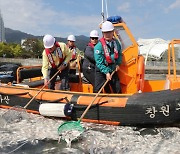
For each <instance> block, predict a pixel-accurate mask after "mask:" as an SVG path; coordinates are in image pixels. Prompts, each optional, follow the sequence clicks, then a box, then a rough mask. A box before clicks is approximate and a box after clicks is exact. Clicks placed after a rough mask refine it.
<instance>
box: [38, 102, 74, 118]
mask: <svg viewBox="0 0 180 154" xmlns="http://www.w3.org/2000/svg"><path fill="white" fill-rule="evenodd" d="M73 106H74V105H73V104H70V103H66V104H61V103H43V104H41V105H40V106H39V113H40V114H41V115H43V116H49V117H66V116H70V115H71V113H72V110H73Z"/></svg>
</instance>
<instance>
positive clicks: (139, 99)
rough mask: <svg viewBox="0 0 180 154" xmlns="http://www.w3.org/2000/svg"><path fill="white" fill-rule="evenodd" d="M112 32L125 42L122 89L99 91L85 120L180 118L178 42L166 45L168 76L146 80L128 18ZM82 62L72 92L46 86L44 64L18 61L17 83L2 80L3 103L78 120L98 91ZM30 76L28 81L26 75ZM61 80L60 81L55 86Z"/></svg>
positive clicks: (146, 122) (133, 122)
mask: <svg viewBox="0 0 180 154" xmlns="http://www.w3.org/2000/svg"><path fill="white" fill-rule="evenodd" d="M113 24H114V26H115V32H114V36H115V37H116V38H117V39H118V40H119V41H120V42H121V45H122V49H123V50H122V55H123V56H122V64H121V65H120V70H119V72H118V75H119V77H120V84H121V88H122V93H121V94H113V93H111V94H107V93H101V94H99V95H98V97H97V99H96V100H95V102H94V103H93V104H92V106H91V107H90V109H89V111H88V112H87V114H86V115H85V117H84V118H83V119H82V121H84V122H93V123H101V124H111V125H124V126H138V125H143V126H154V125H169V124H178V123H179V122H180V76H179V75H177V73H176V72H177V70H176V61H175V60H176V58H175V49H174V45H175V44H180V39H173V40H172V41H170V43H169V46H168V67H167V72H168V73H167V76H166V79H165V80H145V64H144V57H143V56H142V55H139V51H138V44H137V42H136V40H135V38H134V37H133V35H132V33H131V31H130V30H129V28H128V27H127V25H126V23H125V22H123V21H122V20H119V21H118V22H117V21H113ZM80 67H81V66H80V63H78V68H77V70H78V73H77V75H72V76H70V87H71V90H70V91H61V90H58V89H57V88H56V90H49V89H48V88H47V87H46V88H45V89H43V90H42V91H40V89H41V88H42V86H43V80H42V74H41V66H20V67H18V69H17V72H16V83H10V82H9V83H1V85H0V107H1V108H10V107H13V106H22V107H24V106H26V105H27V102H29V100H30V99H32V98H33V97H34V96H35V95H36V94H37V93H38V92H39V91H40V93H39V94H38V95H37V96H36V97H35V99H33V100H32V102H31V103H30V104H29V105H28V106H27V108H26V109H27V111H28V112H31V113H35V114H42V115H43V116H47V117H49V116H53V117H60V118H63V119H67V120H69V119H71V120H77V119H78V118H79V117H80V116H81V115H82V113H83V112H84V110H85V109H86V107H87V106H88V105H89V104H90V103H91V102H92V100H93V98H94V97H95V96H96V93H93V87H92V85H91V84H89V83H88V82H85V81H84V80H83V78H82V72H81V68H80ZM27 79H28V80H27ZM59 84H60V82H59V81H57V84H56V87H59Z"/></svg>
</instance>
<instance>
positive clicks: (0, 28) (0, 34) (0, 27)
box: [0, 12, 5, 42]
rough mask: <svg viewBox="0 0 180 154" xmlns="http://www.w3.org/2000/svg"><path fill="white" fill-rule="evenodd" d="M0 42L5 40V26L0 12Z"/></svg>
mask: <svg viewBox="0 0 180 154" xmlns="http://www.w3.org/2000/svg"><path fill="white" fill-rule="evenodd" d="M0 42H5V28H4V21H3V18H2V15H1V12H0Z"/></svg>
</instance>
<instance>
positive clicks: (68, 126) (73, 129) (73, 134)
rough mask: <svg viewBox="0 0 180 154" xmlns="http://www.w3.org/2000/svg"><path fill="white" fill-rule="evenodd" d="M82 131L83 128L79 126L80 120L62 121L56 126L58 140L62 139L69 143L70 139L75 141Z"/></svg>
mask: <svg viewBox="0 0 180 154" xmlns="http://www.w3.org/2000/svg"><path fill="white" fill-rule="evenodd" d="M83 132H84V128H83V127H82V126H81V124H80V121H68V122H64V123H63V124H61V125H60V126H59V128H58V134H59V136H60V138H59V141H60V140H64V141H66V143H67V145H69V144H71V142H72V141H76V140H77V139H78V138H79V137H80V136H81V134H82V133H83Z"/></svg>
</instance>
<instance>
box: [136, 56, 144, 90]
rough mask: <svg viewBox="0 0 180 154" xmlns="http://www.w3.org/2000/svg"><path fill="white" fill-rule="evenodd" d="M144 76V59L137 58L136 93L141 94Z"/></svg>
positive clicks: (141, 57)
mask: <svg viewBox="0 0 180 154" xmlns="http://www.w3.org/2000/svg"><path fill="white" fill-rule="evenodd" d="M144 74H145V66H144V57H143V56H139V57H138V64H137V78H136V79H137V80H136V83H137V91H138V92H142V91H143V89H144Z"/></svg>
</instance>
